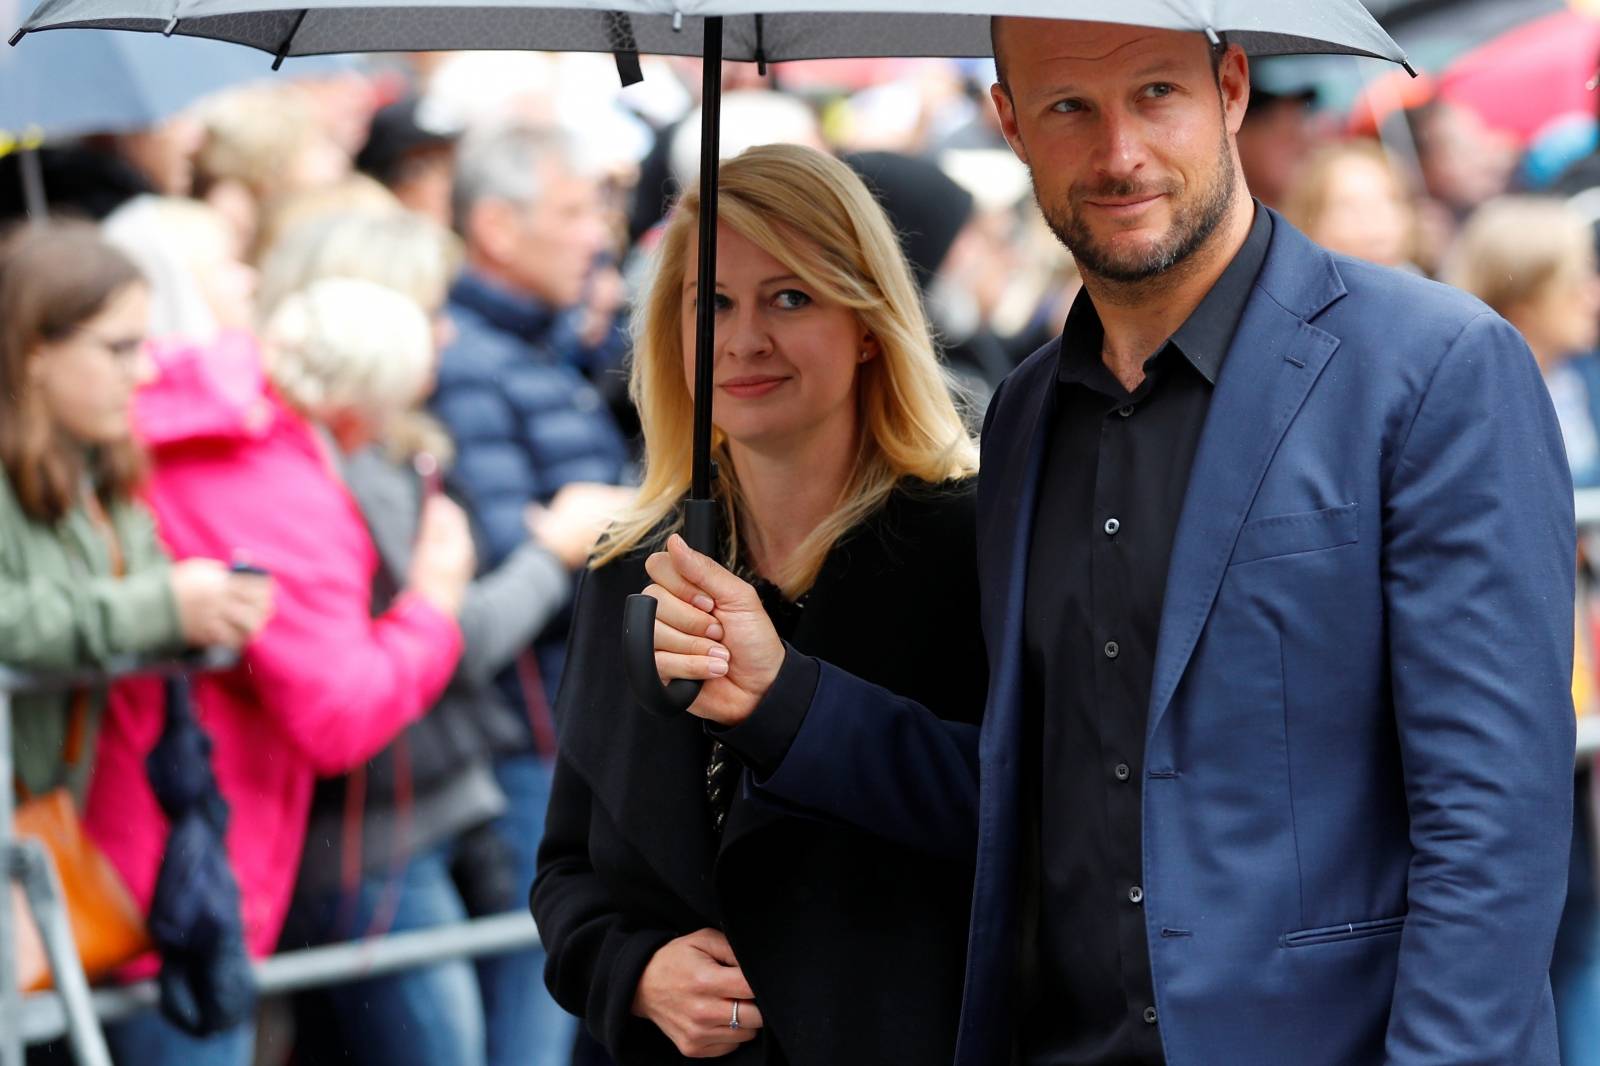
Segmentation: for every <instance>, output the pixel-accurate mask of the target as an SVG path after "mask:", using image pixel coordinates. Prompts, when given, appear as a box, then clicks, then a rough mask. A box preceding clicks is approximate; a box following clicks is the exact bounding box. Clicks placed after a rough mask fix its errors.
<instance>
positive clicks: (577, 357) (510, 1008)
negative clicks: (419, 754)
mask: <svg viewBox="0 0 1600 1066" xmlns="http://www.w3.org/2000/svg"><path fill="white" fill-rule="evenodd" d="M451 212H452V216H453V220H454V224H455V227H456V230H457V232H458V233H459V234H460V235H461V237H462V239H463V241H464V242H465V244H466V266H465V269H464V270H463V272H462V274H461V277H460V278H459V279H458V280H457V281H456V283H455V285H454V286H453V287H452V289H451V293H450V302H449V314H450V317H451V319H452V320H453V322H454V325H455V329H456V331H457V336H456V339H455V341H454V342H453V343H452V344H450V345H449V346H448V347H447V348H446V349H445V351H444V353H443V355H442V358H441V360H440V366H439V377H438V387H437V389H436V391H435V392H434V395H433V399H432V401H431V407H432V410H433V413H434V414H435V415H437V416H438V417H439V418H440V419H441V420H442V421H443V422H444V423H445V425H446V427H447V428H448V429H449V430H450V433H451V435H452V436H453V437H454V438H455V442H456V448H457V457H456V462H455V467H454V470H453V472H452V475H451V488H452V491H453V492H455V493H456V494H457V495H458V496H459V497H460V498H461V500H462V501H463V502H464V503H465V504H466V506H467V509H468V511H469V512H470V513H471V515H472V518H473V520H474V523H475V525H476V527H477V529H478V532H479V535H480V538H481V543H480V545H479V556H480V558H482V559H483V560H484V562H485V564H486V565H488V566H491V567H492V566H496V565H498V564H499V562H500V560H501V559H503V558H505V557H506V556H507V555H508V554H510V553H511V552H512V551H514V550H515V549H516V548H517V546H518V545H520V544H521V543H522V542H523V541H524V540H526V539H527V538H528V536H529V535H530V531H531V530H535V529H537V528H538V525H539V523H540V521H541V520H542V515H543V514H544V507H545V505H547V504H549V503H550V502H551V501H552V500H553V499H554V498H555V496H556V495H557V494H558V493H562V494H563V496H564V497H565V498H570V497H572V496H573V495H575V494H580V495H583V496H585V497H587V498H588V499H589V501H590V502H591V503H592V504H593V505H594V510H595V511H596V513H597V514H601V513H609V512H614V511H615V510H617V509H619V508H620V507H621V506H623V505H624V504H625V503H626V501H627V498H628V496H629V490H624V489H620V488H616V487H614V486H617V485H618V484H619V483H621V482H622V481H623V480H624V478H625V473H626V468H627V465H628V460H629V452H628V448H627V445H626V443H625V442H624V440H623V436H622V434H621V432H619V430H618V429H617V426H616V424H615V423H614V421H613V420H612V417H611V415H610V413H609V411H608V409H607V407H606V405H605V404H604V403H603V402H602V400H601V396H600V393H599V392H598V391H596V389H595V388H594V386H593V385H592V384H591V383H590V382H589V381H588V380H587V379H586V378H585V376H584V374H583V372H582V371H581V370H580V369H579V367H581V366H583V365H585V362H586V353H585V352H584V351H583V342H582V340H581V339H580V336H579V330H578V329H577V328H576V327H575V324H574V319H575V317H576V315H575V314H574V312H575V309H576V308H578V306H579V305H580V304H581V303H583V302H584V301H585V299H586V297H587V293H588V287H589V285H590V282H591V278H592V277H593V276H594V274H595V270H596V266H597V263H599V262H600V259H601V256H602V254H603V252H604V250H605V247H606V243H607V229H606V224H605V217H604V213H603V203H602V198H601V193H600V186H599V182H598V181H597V180H596V179H594V178H593V177H591V176H590V175H588V174H586V173H584V171H583V169H582V167H581V166H580V165H579V163H578V162H577V159H576V156H575V155H574V152H573V148H572V145H571V143H570V142H569V141H568V140H567V139H566V138H565V137H563V136H562V135H560V134H559V133H556V132H553V131H548V130H543V129H538V128H533V127H527V126H506V127H500V128H496V129H487V130H484V131H481V132H478V133H476V134H472V135H469V136H468V137H467V138H466V139H465V140H464V141H463V142H462V144H461V147H460V150H459V154H458V156H457V160H456V173H455V181H454V187H453V192H452V203H451ZM563 502H566V500H565V499H564V501H563ZM567 623H568V620H567V618H566V617H565V616H562V617H559V618H557V619H556V620H555V621H554V622H552V623H551V625H550V626H549V627H548V628H546V630H545V631H544V632H543V633H542V634H540V636H539V638H538V639H537V640H536V641H535V643H534V646H533V648H532V649H530V651H529V653H528V654H524V655H523V656H522V657H521V659H520V660H519V663H518V667H517V669H516V670H515V671H514V676H507V677H506V678H503V679H502V680H503V681H504V682H505V684H504V686H503V687H504V688H506V689H507V690H508V691H507V695H508V696H510V697H511V698H512V699H513V700H514V701H516V702H520V703H521V704H522V705H524V706H526V707H527V710H528V714H527V721H528V723H529V729H528V732H527V736H526V737H525V738H524V740H525V743H524V744H522V745H521V746H520V749H519V750H514V751H509V752H506V753H504V754H503V755H501V757H500V758H499V760H498V761H497V764H496V776H497V778H498V779H499V781H500V785H501V787H502V789H503V790H504V791H505V793H506V797H507V800H508V809H507V813H506V814H505V816H503V817H502V818H501V819H500V820H499V821H498V822H497V823H496V824H495V826H494V835H493V839H494V840H495V842H497V843H498V844H499V845H500V846H502V847H503V848H504V849H505V850H506V851H508V852H509V853H510V857H511V862H510V865H511V867H512V871H511V872H512V875H513V876H512V879H511V881H510V883H509V884H508V885H506V886H505V891H504V892H502V893H499V895H504V896H506V898H505V899H499V898H492V899H485V900H481V901H480V905H479V906H478V907H477V908H475V909H479V910H484V911H492V910H513V909H517V908H519V907H521V906H523V905H524V902H525V899H526V894H527V890H528V887H529V886H530V885H531V884H532V883H533V874H534V859H535V853H536V851H537V849H538V845H539V838H540V835H541V832H542V830H543V827H544V809H545V805H546V801H547V799H548V797H549V790H550V767H551V765H552V762H553V759H554V756H555V732H554V729H553V728H552V726H551V722H550V712H549V708H550V705H551V702H552V700H553V698H554V695H555V689H556V684H557V681H558V675H559V672H560V669H561V662H562V659H563V658H564V653H565V650H566V630H567ZM489 895H496V894H495V893H489ZM543 965H544V953H543V952H542V951H530V952H519V953H513V954H510V955H502V956H498V957H496V958H494V959H489V960H485V961H484V963H482V964H481V966H480V968H479V974H480V979H481V985H482V991H483V996H484V1008H485V1017H486V1019H487V1023H488V1050H489V1054H488V1062H489V1066H502V1064H508V1063H511V1062H516V1063H519V1064H528V1066H556V1064H560V1066H565V1064H566V1062H567V1061H568V1059H569V1056H570V1053H571V1048H572V1040H573V1035H574V1023H573V1022H572V1020H571V1019H569V1018H568V1017H567V1016H566V1015H565V1014H564V1013H563V1012H562V1011H561V1010H560V1008H559V1007H557V1006H556V1005H555V1002H554V1001H553V1000H551V999H550V998H549V994H548V993H547V992H546V991H545V989H544V983H543V980H542V975H541V970H542V969H543Z"/></svg>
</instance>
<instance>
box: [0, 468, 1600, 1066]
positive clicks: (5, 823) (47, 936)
mask: <svg viewBox="0 0 1600 1066" xmlns="http://www.w3.org/2000/svg"><path fill="white" fill-rule="evenodd" d="M1574 504H1575V511H1576V515H1577V519H1578V525H1579V527H1580V529H1582V528H1588V529H1590V530H1591V531H1593V532H1594V533H1595V534H1596V535H1597V536H1600V489H1593V490H1586V491H1583V492H1579V493H1577V494H1576V498H1575V500H1574ZM234 661H235V660H234V658H233V657H232V656H231V655H228V654H225V653H218V652H207V653H205V654H203V655H201V656H198V657H195V658H191V659H186V660H176V661H167V662H150V661H137V660H124V661H120V662H116V663H112V664H110V666H109V667H108V669H106V670H103V671H82V672H72V673H52V674H48V675H46V674H37V673H23V672H20V671H15V670H10V669H7V668H5V667H0V871H3V872H4V873H5V874H6V878H5V881H6V883H7V884H8V885H9V884H10V883H11V882H13V881H15V882H19V883H21V884H23V885H24V887H25V888H26V889H27V892H28V896H29V899H30V901H32V902H33V903H34V904H35V906H36V908H37V912H36V920H37V921H38V923H39V925H40V932H41V935H42V936H43V937H44V940H45V944H46V949H47V951H48V953H49V956H50V961H51V968H52V969H53V970H54V971H55V982H56V990H53V991H49V992H40V993H36V994H33V995H30V996H27V997H26V998H23V997H22V996H21V995H20V994H19V992H18V990H17V987H16V964H15V935H14V931H13V930H12V928H11V903H10V898H9V892H8V893H6V894H5V898H4V899H0V1066H24V1061H23V1048H24V1046H25V1045H27V1044H34V1043H40V1042H43V1041H46V1040H53V1039H56V1038H58V1037H61V1036H63V1035H65V1036H67V1037H68V1038H69V1039H70V1041H71V1043H72V1050H73V1056H74V1059H75V1061H76V1062H77V1063H78V1066H111V1060H110V1055H109V1054H108V1053H107V1051H106V1046H105V1038H104V1036H103V1034H102V1032H101V1028H100V1026H101V1023H103V1022H109V1021H116V1020H118V1019H121V1018H125V1017H127V1016H129V1015H130V1014H133V1013H134V1012H136V1011H138V1010H141V1009H143V1008H146V1007H148V1006H150V1005H152V1004H154V1003H155V1001H156V989H155V984H154V982H151V981H146V982H142V983H139V984H134V985H127V986H118V987H108V988H101V989H97V990H94V991H92V992H91V991H90V989H89V987H88V984H87V982H86V981H85V980H84V976H83V971H82V968H81V967H79V965H78V960H77V951H76V948H75V947H74V945H73V943H72V930H71V927H70V926H69V925H68V923H67V918H66V912H65V909H64V907H63V906H61V905H60V902H59V901H60V898H61V897H60V889H59V886H57V885H56V878H55V872H54V870H52V869H51V867H50V863H49V860H48V857H47V856H46V855H45V854H44V852H43V850H42V849H40V848H38V847H37V846H34V845H32V843H31V842H29V841H16V840H14V839H13V838H12V835H11V831H12V817H13V813H14V811H13V797H12V789H11V787H10V784H9V783H10V781H11V780H12V774H13V769H12V753H11V697H12V696H13V695H14V694H20V693H25V692H41V691H60V690H62V689H68V688H73V687H76V686H78V685H84V684H105V683H106V682H107V681H109V680H113V679H117V678H122V677H131V676H138V675H151V674H155V675H160V674H170V673H200V672H205V671H208V670H218V669H225V668H226V667H228V666H231V665H232V664H233V662H234ZM1577 753H1578V758H1579V762H1580V766H1581V765H1586V764H1587V763H1588V761H1589V760H1591V759H1593V758H1595V757H1597V756H1600V714H1589V715H1586V716H1584V717H1581V718H1580V719H1579V721H1578V741H1577ZM538 943H539V934H538V931H537V930H536V929H535V928H534V924H533V919H532V918H530V917H529V916H528V915H527V914H526V913H520V912H519V913H513V914H504V915H499V916H496V917H493V918H480V919H477V920H475V921H471V922H465V923H461V924H457V925H453V926H440V927H438V928H434V929H424V930H417V931H413V932H404V933H390V934H388V935H385V936H381V937H375V938H372V939H368V940H358V941H352V942H349V943H341V944H331V945H327V946H325V947H318V948H309V949H306V950H303V951H292V952H285V953H283V954H279V955H274V956H272V957H270V958H267V959H263V960H260V961H259V962H257V963H256V965H255V973H256V979H257V982H258V984H259V987H260V990H261V992H262V994H264V995H272V994H277V993H285V992H294V991H299V990H302V989H309V988H317V987H322V986H326V985H333V984H341V983H344V982H346V981H353V980H360V979H362V978H369V977H377V976H380V975H382V974H387V973H393V972H395V971H398V970H405V969H410V968H412V967H416V966H422V965H427V964H430V963H435V962H441V961H444V960H447V959H456V958H477V957H481V956H486V955H495V954H501V953H504V952H509V951H518V950H521V949H523V948H528V947H534V946H536V945H537V944H538Z"/></svg>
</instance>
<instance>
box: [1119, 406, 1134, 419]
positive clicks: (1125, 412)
mask: <svg viewBox="0 0 1600 1066" xmlns="http://www.w3.org/2000/svg"><path fill="white" fill-rule="evenodd" d="M1117 414H1119V415H1121V416H1122V417H1123V418H1131V417H1132V416H1133V404H1131V403H1130V404H1128V405H1127V406H1126V407H1119V408H1117Z"/></svg>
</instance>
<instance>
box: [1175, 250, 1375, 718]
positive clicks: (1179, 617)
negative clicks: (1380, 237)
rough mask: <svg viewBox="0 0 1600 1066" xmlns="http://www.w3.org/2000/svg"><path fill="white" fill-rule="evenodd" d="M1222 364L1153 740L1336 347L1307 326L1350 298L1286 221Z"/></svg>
mask: <svg viewBox="0 0 1600 1066" xmlns="http://www.w3.org/2000/svg"><path fill="white" fill-rule="evenodd" d="M1274 223H1275V224H1274V230H1273V241H1272V247H1271V250H1270V251H1269V252H1268V254H1267V261H1266V263H1265V264H1264V265H1263V266H1262V271H1261V276H1260V277H1259V278H1258V279H1257V281H1256V287H1255V288H1254V289H1253V290H1252V293H1251V296H1250V300H1249V302H1248V303H1247V304H1246V305H1245V312H1244V316H1243V317H1242V318H1241V319H1240V322H1239V329H1238V332H1237V333H1236V334H1235V335H1234V340H1233V345H1232V347H1231V348H1230V349H1229V351H1228V357H1227V359H1226V361H1225V362H1224V364H1223V368H1222V375H1221V377H1220V379H1219V380H1218V381H1217V387H1216V392H1215V394H1214V395H1213V396H1212V399H1211V409H1210V411H1209V413H1208V414H1207V416H1206V424H1205V429H1204V430H1203V431H1202V432H1201V435H1200V446H1199V450H1198V451H1197V452H1196V453H1195V459H1194V467H1193V469H1192V471H1191V472H1190V475H1189V487H1188V490H1187V492H1186V493H1185V495H1184V504H1183V510H1182V512H1181V514H1180V517H1179V520H1178V529H1177V535H1176V537H1175V539H1174V541H1173V546H1172V558H1171V561H1170V563H1169V565H1168V569H1167V592H1166V600H1165V602H1164V604H1163V605H1162V611H1161V630H1160V635H1159V637H1158V639H1157V643H1156V665H1155V676H1154V678H1153V680H1152V683H1151V689H1150V710H1149V717H1148V725H1147V727H1146V739H1147V741H1148V739H1149V738H1150V737H1153V736H1154V735H1155V731H1156V727H1157V726H1158V725H1159V724H1160V721H1161V718H1162V716H1163V715H1164V714H1165V713H1166V710H1167V707H1168V705H1169V704H1170V703H1171V702H1172V696H1173V693H1174V692H1175V691H1176V690H1177V687H1178V682H1179V681H1180V680H1181V679H1182V677H1183V671H1184V669H1185V667H1186V666H1187V665H1188V662H1189V657H1190V656H1191V655H1192V654H1193V652H1194V647H1195V644H1196V642H1198V641H1199V639H1200V633H1201V631H1202V630H1203V629H1204V627H1205V623H1206V619H1207V617H1208V616H1209V615H1210V613H1211V606H1212V604H1213V602H1215V600H1216V595H1217V590H1218V588H1219V587H1220V586H1221V584H1222V577H1223V572H1224V571H1225V570H1226V569H1227V566H1228V559H1229V558H1230V557H1231V556H1232V554H1233V547H1234V542H1235V541H1236V540H1237V538H1238V535H1239V528H1240V527H1241V526H1242V525H1243V524H1244V519H1245V516H1246V515H1247V514H1249V512H1250V507H1251V504H1252V503H1253V502H1254V500H1255V496H1256V492H1257V490H1258V489H1259V488H1260V486H1261V479H1262V477H1263V476H1264V475H1265V474H1266V471H1267V465H1268V464H1269V463H1270V462H1271V461H1272V456H1273V454H1274V453H1275V452H1276V451H1277V449H1278V445H1279V443H1280V442H1281V441H1282V440H1283V435H1284V433H1285V431H1286V430H1287V429H1288V428H1289V423H1290V422H1292V421H1293V420H1294V417H1295V415H1296V414H1297V413H1298V412H1299V410H1300V406H1301V405H1302V404H1303V403H1304V402H1305V398H1306V395H1307V394H1308V393H1309V392H1310V391H1311V386H1312V385H1313V384H1314V383H1315V382H1316V380H1317V377H1318V376H1319V375H1320V374H1321V373H1322V368H1323V367H1324V366H1325V365H1326V364H1327V362H1328V359H1329V358H1330V357H1331V356H1332V355H1333V353H1334V350H1335V349H1336V348H1337V347H1338V346H1339V341H1338V338H1336V337H1334V336H1333V335H1332V334H1330V333H1327V332H1325V331H1323V330H1320V329H1318V328H1317V327H1315V326H1313V325H1311V324H1310V323H1309V322H1308V321H1307V319H1308V318H1310V317H1313V316H1314V315H1316V314H1317V313H1318V312H1320V311H1321V310H1322V309H1324V308H1325V307H1327V306H1328V304H1330V303H1332V302H1333V301H1334V300H1336V299H1338V298H1339V297H1340V296H1342V295H1343V294H1344V285H1343V282H1342V281H1341V280H1340V279H1339V275H1338V271H1337V270H1336V269H1335V268H1334V265H1333V260H1332V258H1331V257H1330V256H1328V254H1327V253H1326V252H1324V251H1322V250H1321V249H1320V248H1317V247H1316V246H1315V245H1313V244H1311V243H1310V242H1309V241H1308V240H1306V239H1305V238H1304V237H1303V236H1301V235H1300V234H1299V233H1298V232H1297V231H1295V230H1294V229H1293V227H1291V226H1290V225H1289V224H1288V223H1287V222H1285V221H1284V220H1283V219H1281V218H1276V219H1275V220H1274Z"/></svg>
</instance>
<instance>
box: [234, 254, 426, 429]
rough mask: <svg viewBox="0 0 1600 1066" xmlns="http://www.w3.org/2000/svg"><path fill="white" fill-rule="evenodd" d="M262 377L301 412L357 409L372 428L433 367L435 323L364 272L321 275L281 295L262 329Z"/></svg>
mask: <svg viewBox="0 0 1600 1066" xmlns="http://www.w3.org/2000/svg"><path fill="white" fill-rule="evenodd" d="M262 341H263V343H264V346H265V348H266V356H267V359H266V364H267V376H268V377H269V378H271V379H272V383H273V384H274V385H275V386H277V388H278V391H279V392H280V393H282V394H283V397H284V399H286V400H288V401H289V403H290V404H291V405H293V406H294V408H295V409H296V410H298V411H299V412H300V413H301V414H304V415H305V416H307V417H308V418H311V419H312V420H314V421H318V422H323V421H326V420H327V419H329V418H330V417H332V416H333V415H335V414H337V413H338V412H340V411H357V412H360V413H361V415H362V416H363V417H364V418H366V419H367V420H368V421H369V422H370V423H371V424H372V426H373V427H374V428H375V429H379V430H383V429H386V428H387V425H388V422H389V421H390V420H391V419H392V418H394V417H395V416H396V415H398V414H400V413H401V412H403V411H405V410H407V409H408V408H410V407H411V406H412V405H413V404H414V403H415V402H416V400H417V397H418V396H419V395H421V393H422V390H423V389H424V388H425V387H426V386H427V383H428V378H429V376H430V375H431V374H432V372H433V329H432V327H431V326H430V325H429V323H428V316H427V315H426V314H424V313H423V311H422V309H421V308H420V307H418V306H417V305H416V304H415V303H414V302H413V301H412V300H410V299H409V298H407V297H406V296H404V295H402V294H401V293H399V292H396V291H395V290H394V289H391V288H389V287H388V286H385V285H380V284H378V283H377V282H374V281H368V280H366V279H364V278H323V279H322V280H320V281H315V282H312V283H311V284H310V285H308V286H306V288H305V289H303V290H301V291H300V292H296V293H292V294H290V295H289V296H287V297H285V298H284V299H283V300H282V301H281V302H280V303H279V304H278V309H277V310H276V311H274V312H273V314H272V318H271V319H270V320H268V322H267V325H266V328H265V330H264V331H263V334H262Z"/></svg>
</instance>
